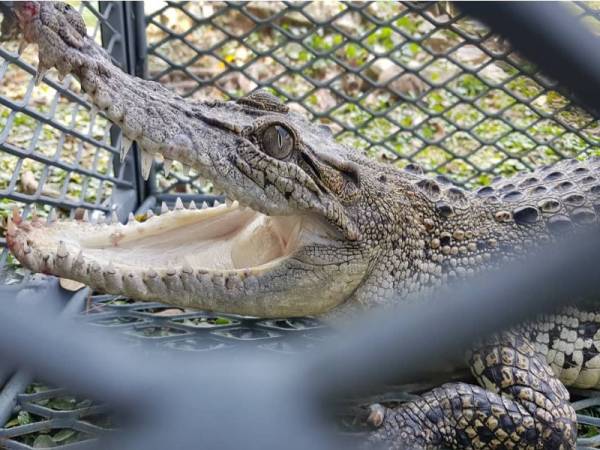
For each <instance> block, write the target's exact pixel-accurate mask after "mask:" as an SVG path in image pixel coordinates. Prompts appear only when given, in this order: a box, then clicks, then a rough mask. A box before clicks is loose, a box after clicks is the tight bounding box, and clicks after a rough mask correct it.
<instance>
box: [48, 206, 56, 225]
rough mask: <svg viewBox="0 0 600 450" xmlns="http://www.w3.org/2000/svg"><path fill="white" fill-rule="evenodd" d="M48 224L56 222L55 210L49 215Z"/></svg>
mask: <svg viewBox="0 0 600 450" xmlns="http://www.w3.org/2000/svg"><path fill="white" fill-rule="evenodd" d="M47 222H48V223H52V222H56V210H55V209H54V208H52V209H51V210H50V214H48V219H47Z"/></svg>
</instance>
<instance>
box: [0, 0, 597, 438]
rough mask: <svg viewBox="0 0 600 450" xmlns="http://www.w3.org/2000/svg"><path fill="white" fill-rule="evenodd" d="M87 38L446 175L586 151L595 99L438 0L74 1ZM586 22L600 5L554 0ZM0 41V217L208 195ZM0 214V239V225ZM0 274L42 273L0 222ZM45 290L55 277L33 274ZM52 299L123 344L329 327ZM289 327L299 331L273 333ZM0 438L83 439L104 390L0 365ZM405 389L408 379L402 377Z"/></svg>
mask: <svg viewBox="0 0 600 450" xmlns="http://www.w3.org/2000/svg"><path fill="white" fill-rule="evenodd" d="M72 3H73V4H75V5H76V6H78V7H79V8H80V11H81V12H82V15H83V17H84V19H85V21H86V24H87V25H88V30H89V32H90V33H91V34H92V35H93V37H94V39H96V40H97V41H98V42H100V43H102V45H103V46H104V47H105V48H106V49H107V50H108V51H109V53H110V54H111V55H112V57H113V60H114V62H115V63H116V64H117V65H119V66H120V67H121V68H122V69H123V70H124V71H126V72H128V73H130V74H133V75H137V76H141V77H144V78H147V79H151V80H156V81H159V82H161V83H163V84H164V85H166V86H167V87H169V88H170V89H172V90H174V91H176V92H178V93H179V94H180V95H182V96H184V97H191V98H194V99H203V98H209V97H210V98H219V99H235V98H238V97H239V96H241V95H243V94H246V93H248V92H250V91H252V90H255V89H257V88H259V87H260V88H268V89H270V90H271V92H273V93H274V94H276V95H278V96H280V97H281V98H282V99H283V100H284V101H285V102H286V103H287V104H288V105H290V107H291V108H293V109H294V110H297V111H299V112H302V113H304V114H306V115H307V116H308V117H310V118H311V119H312V120H314V121H318V122H320V123H322V124H325V125H328V126H330V127H331V128H332V130H333V133H334V135H335V137H336V139H337V140H339V141H340V142H343V143H346V144H348V145H349V146H351V147H354V148H356V149H357V151H362V152H366V153H367V154H368V155H370V156H372V157H373V158H377V159H379V160H381V161H384V162H387V163H389V164H392V165H396V166H398V167H404V166H405V165H407V164H409V163H413V164H418V165H421V166H423V168H424V169H425V171H428V172H432V173H439V174H444V175H446V176H448V177H449V178H451V179H452V180H453V181H455V182H456V183H458V184H461V185H464V186H467V187H473V186H476V185H485V184H488V183H489V182H490V181H491V180H492V179H493V178H494V177H496V176H510V175H512V174H514V173H516V172H519V171H525V170H531V169H532V168H534V167H537V166H540V165H544V164H549V163H552V162H555V161H557V160H560V159H562V158H566V157H577V158H585V157H587V156H589V155H592V154H600V145H599V144H600V122H599V121H598V114H595V113H594V112H592V111H588V110H586V109H585V108H583V107H582V106H580V105H579V103H578V102H577V101H576V99H574V98H573V96H572V95H570V94H569V93H568V92H567V91H565V90H564V89H563V88H562V87H561V86H559V85H557V83H556V82H554V81H553V80H552V79H550V78H548V77H547V76H545V75H544V74H543V73H541V72H540V71H539V70H538V69H537V67H536V66H535V65H533V64H531V63H529V62H528V61H527V60H526V59H524V58H523V57H522V56H521V55H519V53H518V52H516V51H514V50H513V49H512V48H511V45H510V43H509V42H507V41H506V40H505V39H504V38H503V37H501V36H499V35H497V34H495V33H494V32H493V31H492V30H490V29H488V28H487V27H486V26H484V25H483V24H481V23H480V22H478V21H476V20H474V19H472V18H470V17H468V16H466V15H464V14H463V13H461V12H460V10H459V9H458V8H457V7H456V5H454V4H452V3H449V2H437V3H413V2H341V1H335V2H333V1H332V2H301V3H296V2H160V3H159V2H148V3H146V4H144V3H140V2H131V3H129V2H81V3H78V2H72ZM564 8H565V11H566V13H569V14H574V15H576V16H578V17H579V18H580V21H581V24H582V26H586V27H588V28H590V29H591V30H592V31H593V32H594V33H595V34H599V33H600V6H599V5H598V4H596V3H593V2H573V3H565V4H564ZM17 45H18V44H17V43H15V42H10V41H7V42H2V43H1V45H0V86H1V89H0V118H1V127H0V130H1V131H0V217H2V218H6V217H7V216H8V214H9V213H10V210H11V209H12V207H13V206H14V205H17V206H19V207H21V208H25V210H26V211H28V209H29V208H30V207H31V205H33V204H35V205H36V206H37V210H38V213H39V214H42V215H43V214H48V213H49V212H50V210H51V208H54V209H55V210H56V211H57V212H58V214H59V215H60V216H69V217H74V216H76V215H77V214H80V213H81V210H82V209H87V210H89V211H90V212H91V213H92V214H95V215H97V216H103V215H104V214H105V213H109V212H111V211H113V210H114V211H116V213H117V215H118V217H119V218H120V219H122V220H124V219H125V218H126V217H127V215H128V214H129V213H130V212H136V213H143V212H145V211H147V210H148V209H154V210H156V211H157V212H158V210H159V209H160V205H161V204H162V203H163V202H165V203H167V204H168V205H171V206H172V205H173V204H174V203H175V199H176V198H177V197H181V198H182V199H183V201H184V203H185V204H187V202H189V201H191V200H194V201H196V202H198V201H200V202H202V201H207V202H209V203H211V202H213V201H214V200H215V199H220V197H219V194H220V193H218V192H215V191H214V190H213V188H212V186H211V184H210V183H209V182H206V181H204V180H202V179H200V178H199V177H198V175H197V174H196V173H195V172H194V171H193V170H192V172H191V173H186V172H185V171H184V170H183V167H182V166H181V165H180V164H179V163H178V162H175V163H174V164H173V167H172V168H171V170H170V175H169V176H168V177H167V176H166V175H165V174H164V171H163V170H162V167H161V164H160V163H156V164H155V165H154V168H153V170H152V171H151V174H150V178H149V180H148V181H144V180H143V179H142V177H141V170H140V160H139V157H138V154H137V152H130V153H129V155H128V157H127V159H126V160H125V162H124V163H123V164H121V163H120V162H119V148H120V144H121V135H120V131H119V129H118V128H116V127H114V126H112V125H111V124H110V122H109V121H108V120H107V118H106V117H104V116H103V114H102V113H98V112H96V111H95V110H94V108H92V107H91V105H90V103H89V102H88V101H87V100H86V99H85V98H84V97H83V96H82V95H81V91H80V88H79V86H78V84H77V82H76V81H75V80H73V79H72V78H71V77H68V78H67V79H65V80H64V81H59V80H58V79H57V77H56V74H55V73H52V72H51V73H49V74H48V75H47V76H46V77H45V78H44V79H43V80H42V81H41V83H40V84H39V85H38V86H36V85H35V79H34V77H35V69H34V62H35V59H36V57H35V49H28V50H26V51H25V53H23V54H22V55H20V56H19V55H18V53H17ZM4 223H5V222H4V221H2V222H0V236H3V235H4V231H5V230H4V229H3V227H4V225H3V224H4ZM0 244H1V245H2V247H0V252H1V253H0V281H1V282H2V283H4V284H15V285H18V286H20V287H22V288H23V289H25V288H26V287H27V286H28V285H29V284H31V283H40V281H39V280H37V279H36V277H32V276H31V275H30V274H28V273H26V272H25V271H23V269H21V268H20V267H19V265H18V263H17V262H16V261H15V260H14V259H13V258H12V257H11V256H10V255H9V254H8V252H7V250H6V248H4V244H5V242H4V239H3V238H2V237H0ZM43 283H46V284H47V289H48V290H49V292H55V291H56V292H58V291H59V288H58V285H57V281H56V280H54V279H46V280H44V281H43ZM61 295H62V297H61V302H62V303H61V304H64V305H67V307H66V308H65V313H66V314H73V315H77V316H78V317H80V318H81V320H83V321H86V322H91V323H93V324H94V325H96V326H101V327H109V328H111V329H114V330H115V332H116V333H119V334H120V335H122V336H123V337H124V339H125V341H126V342H127V344H128V345H136V343H139V342H142V341H143V342H151V343H152V344H153V345H155V346H157V347H164V348H167V349H169V350H178V351H190V352H199V353H201V352H207V351H220V352H226V351H227V350H228V349H230V348H232V347H237V346H242V345H250V346H253V347H258V348H260V349H261V350H264V351H269V352H278V353H281V354H292V355H293V354H294V353H295V352H298V351H306V350H310V349H311V348H313V347H314V346H315V345H317V343H318V342H319V341H320V340H321V339H323V337H324V335H325V334H326V333H327V330H326V329H324V327H322V326H321V325H320V324H319V323H317V322H316V321H313V320H311V319H294V320H287V321H268V320H257V319H252V318H244V317H234V316H225V315H214V314H206V313H202V312H191V311H184V310H181V309H178V308H173V307H168V306H164V305H161V304H158V303H139V302H135V301H132V300H130V299H123V298H118V297H114V296H106V295H100V294H94V293H90V292H89V291H88V290H87V289H84V290H82V291H79V292H77V293H75V294H67V293H64V292H62V294H61ZM297 335H301V336H302V339H301V340H300V342H301V343H302V345H298V343H297V342H296V341H294V344H293V345H292V344H290V343H289V341H288V339H287V338H288V337H291V336H297ZM3 385H4V388H3V390H2V391H1V392H0V448H2V447H4V448H10V449H28V448H40V447H48V446H51V447H57V448H60V447H63V446H64V447H65V448H80V447H81V448H84V447H85V446H86V445H88V444H89V442H90V439H91V438H93V437H94V436H98V435H99V434H101V433H104V432H106V430H108V429H110V428H111V426H112V424H111V422H110V416H109V415H108V409H107V407H106V406H105V405H96V404H93V403H90V402H89V401H87V400H85V399H77V398H75V397H72V396H70V395H69V394H67V393H65V391H63V390H62V389H54V388H52V389H51V388H49V387H47V386H44V385H42V384H39V383H38V382H37V379H36V378H35V377H33V376H32V375H30V374H28V373H25V372H22V371H17V372H14V370H13V368H11V367H2V366H1V365H0V387H1V386H3ZM416 390H418V389H416ZM573 394H574V398H575V400H576V403H575V406H576V407H577V408H578V410H581V415H580V436H581V439H580V444H581V445H583V446H590V447H594V448H596V447H600V435H599V434H598V433H599V431H598V429H599V428H598V427H600V419H598V418H596V417H595V416H597V415H599V414H600V409H594V408H595V407H596V406H598V405H600V397H599V396H598V394H597V393H595V392H589V391H588V392H577V391H574V392H573Z"/></svg>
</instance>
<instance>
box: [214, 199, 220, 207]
mask: <svg viewBox="0 0 600 450" xmlns="http://www.w3.org/2000/svg"><path fill="white" fill-rule="evenodd" d="M220 205H221V203H219V200H215V202H214V204H213V207H215V208H216V207H217V206H220Z"/></svg>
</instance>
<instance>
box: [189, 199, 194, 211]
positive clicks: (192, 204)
mask: <svg viewBox="0 0 600 450" xmlns="http://www.w3.org/2000/svg"><path fill="white" fill-rule="evenodd" d="M188 209H196V203H194V200H192V201H191V202H190V206H188Z"/></svg>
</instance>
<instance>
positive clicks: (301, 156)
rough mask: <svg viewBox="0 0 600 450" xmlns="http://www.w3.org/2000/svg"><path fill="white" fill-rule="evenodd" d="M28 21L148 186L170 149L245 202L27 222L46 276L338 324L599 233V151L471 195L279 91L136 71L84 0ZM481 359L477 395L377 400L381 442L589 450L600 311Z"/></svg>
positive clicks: (599, 373)
mask: <svg viewBox="0 0 600 450" xmlns="http://www.w3.org/2000/svg"><path fill="white" fill-rule="evenodd" d="M15 16H16V20H15V22H16V25H17V26H18V27H19V30H20V31H21V32H22V39H23V41H22V43H23V45H21V46H20V48H22V47H24V46H25V45H27V44H29V43H36V44H37V45H38V47H39V65H38V72H37V76H36V81H37V82H39V81H40V80H41V79H42V78H43V76H44V74H45V72H46V71H48V70H49V69H52V68H56V69H57V70H58V73H59V75H60V76H61V77H64V76H65V75H67V74H72V75H73V76H74V77H75V78H76V79H78V80H79V82H80V83H81V89H82V91H83V92H85V93H86V94H87V95H88V96H89V98H90V100H91V102H93V104H94V105H95V106H96V107H97V108H98V109H99V110H101V111H102V114H104V115H105V116H106V117H107V118H108V119H109V120H111V121H112V122H113V123H114V124H116V125H117V126H119V127H120V128H121V130H122V132H123V141H124V145H123V150H122V153H121V156H122V157H125V156H126V155H127V151H128V148H129V146H130V143H131V142H132V141H135V142H136V143H137V146H138V148H139V150H140V155H141V165H142V171H143V173H144V175H145V176H147V175H148V173H149V170H150V167H151V165H152V161H153V159H154V158H163V160H164V166H165V168H166V169H168V168H169V167H170V164H171V163H172V161H174V160H177V161H179V162H181V163H182V164H184V165H185V166H188V167H191V168H193V169H194V170H195V171H196V172H197V173H198V174H200V175H201V176H202V177H204V178H207V179H209V180H211V181H212V182H213V183H214V185H215V186H216V187H218V188H219V189H221V190H222V191H224V192H225V193H226V195H227V197H228V198H229V199H231V200H232V201H227V202H226V203H225V204H220V205H218V204H216V203H215V205H214V206H212V207H208V205H194V204H193V203H191V204H189V205H188V206H185V205H184V204H183V202H181V200H177V202H176V204H175V207H174V208H173V209H172V210H170V209H169V208H168V207H167V206H166V205H163V207H162V211H161V214H160V215H155V216H154V215H152V214H148V216H147V217H146V218H145V220H138V219H137V218H136V217H133V216H130V218H129V221H128V223H127V224H122V223H119V222H118V220H116V217H108V218H107V220H106V221H103V222H102V223H94V222H93V221H89V220H88V219H87V216H86V215H84V216H83V217H81V218H79V219H73V220H57V219H56V217H54V216H52V215H51V216H50V217H48V219H47V220H42V219H41V218H40V217H37V216H36V214H33V215H32V216H31V217H28V218H26V217H24V216H22V215H21V214H20V213H19V212H18V211H15V212H14V213H13V216H12V217H11V219H10V220H9V222H8V226H7V235H6V240H7V244H8V247H9V248H10V250H11V252H12V253H13V254H14V255H15V256H16V258H17V259H18V260H19V261H20V262H21V263H22V264H23V265H24V266H25V267H27V268H29V269H31V270H32V271H35V272H43V273H48V274H54V275H57V276H60V277H65V278H69V279H73V280H76V281H79V282H81V283H85V284H87V285H89V286H91V287H92V288H93V289H95V290H98V291H102V292H107V293H113V294H123V295H126V296H130V297H133V298H136V299H142V300H160V301H161V302H164V303H168V304H173V305H177V306H180V307H184V308H197V309H202V310H209V311H220V312H229V313H235V314H244V315H251V316H257V317H289V316H304V315H310V316H319V317H327V318H334V319H335V317H337V316H338V315H341V316H345V315H346V314H355V313H360V311H363V310H365V309H369V308H376V307H379V308H386V307H389V306H390V305H393V304H397V303H398V302H402V301H404V299H410V298H412V297H413V296H414V295H417V294H420V295H423V294H425V295H426V294H427V293H428V292H430V291H431V290H433V289H435V288H436V287H439V286H443V285H445V284H446V283H449V282H451V281H452V280H455V279H462V278H468V277H470V276H473V275H474V274H477V273H479V272H482V271H487V270H490V269H492V270H493V269H494V268H497V267H500V266H501V265H503V264H505V263H506V262H507V261H511V260H515V259H518V258H521V257H523V256H524V255H527V254H528V253H529V252H530V251H531V249H533V248H535V247H537V246H540V245H548V244H550V245H551V244H552V242H556V241H557V240H559V239H560V238H561V236H563V235H565V234H569V233H572V232H576V231H577V230H578V229H581V228H585V227H588V226H590V225H593V224H595V223H597V222H598V215H597V214H598V207H599V205H600V161H598V160H596V159H593V158H590V159H588V160H585V161H578V160H563V161H560V162H558V163H556V164H555V165H552V166H548V167H543V168H540V169H538V170H536V171H534V172H530V173H522V174H519V175H517V176H515V177H512V178H509V179H500V180H497V181H495V182H493V183H492V184H491V185H490V186H485V187H482V188H480V189H478V190H466V189H463V188H460V187H457V186H455V185H453V184H452V183H451V182H450V181H449V180H448V179H447V178H446V177H444V176H439V175H438V176H430V175H426V174H424V173H423V170H422V169H420V168H419V167H418V166H416V165H408V166H407V167H405V168H404V169H398V168H395V167H392V166H390V165H384V164H382V163H379V162H376V161H374V160H373V159H370V158H368V157H367V156H365V155H363V154H361V153H360V152H358V151H356V150H353V149H350V148H347V147H345V146H343V145H341V144H339V143H337V142H336V140H335V139H334V136H333V135H332V133H331V131H330V130H329V129H328V128H327V127H323V126H320V125H317V124H314V123H311V122H309V121H308V120H306V119H305V118H304V117H302V116H301V115H299V114H297V113H294V112H292V111H290V110H289V108H288V107H287V106H286V105H285V104H283V103H282V102H281V101H280V100H279V99H278V98H277V97H276V96H274V95H272V94H270V93H268V92H266V91H262V90H259V91H256V92H254V93H251V94H248V95H246V96H244V97H242V98H240V99H238V100H236V101H228V102H221V101H197V102H190V101H187V100H185V99H183V98H181V97H179V96H177V95H175V94H174V93H173V92H171V91H170V90H168V89H167V88H165V87H164V86H162V85H160V84H159V83H156V82H151V81H147V80H143V79H140V78H136V77H132V76H130V75H127V74H125V73H124V72H122V71H121V70H120V69H118V68H117V67H115V66H114V65H113V64H112V63H111V60H110V57H109V56H108V54H107V53H106V52H105V51H104V50H103V49H102V48H101V47H99V46H98V45H97V44H96V43H94V42H93V40H92V39H90V38H89V37H88V36H87V34H86V27H85V25H84V23H83V20H82V18H81V16H80V15H79V14H78V13H77V12H76V11H75V10H74V9H73V8H72V7H70V6H69V5H65V4H62V3H58V2H56V3H53V2H43V3H36V2H22V3H19V4H17V6H16V11H15ZM407 301H408V300H407ZM424 338H425V336H424ZM465 363H466V366H468V367H469V368H470V369H471V371H472V373H473V375H474V377H475V379H476V381H477V384H469V383H465V382H453V383H447V384H444V385H442V386H440V387H438V388H435V389H433V390H432V391H430V392H426V393H424V394H423V395H421V396H420V397H419V398H418V399H415V400H413V401H410V402H407V403H403V404H400V405H397V406H386V407H384V406H381V405H373V407H372V408H371V414H370V415H369V419H368V422H369V424H370V425H371V426H372V428H373V429H372V431H371V432H370V433H369V436H368V438H367V445H383V446H384V447H385V448H393V449H396V448H442V447H443V448H446V447H451V448H469V449H470V448H477V449H483V448H485V449H500V448H502V449H505V448H506V449H509V448H518V449H541V448H544V449H572V448H575V441H576V434H577V429H576V416H575V412H574V410H573V408H572V406H571V405H570V403H569V392H568V391H567V389H566V386H574V387H578V388H582V389H591V388H599V387H600V309H598V308H597V307H594V306H593V305H591V306H590V307H589V308H583V307H575V306H569V307H566V308H564V309H561V310H559V311H556V312H553V313H548V314H545V315H542V316H539V317H538V318H537V319H536V320H534V321H529V322H526V323H523V324H521V325H518V326H516V327H514V328H513V329H510V330H507V331H505V332H502V333H499V334H497V335H494V336H492V337H489V338H484V339H482V340H481V341H480V342H478V343H476V344H474V345H473V347H472V349H471V350H470V351H469V352H468V354H467V356H466V358H465Z"/></svg>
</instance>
